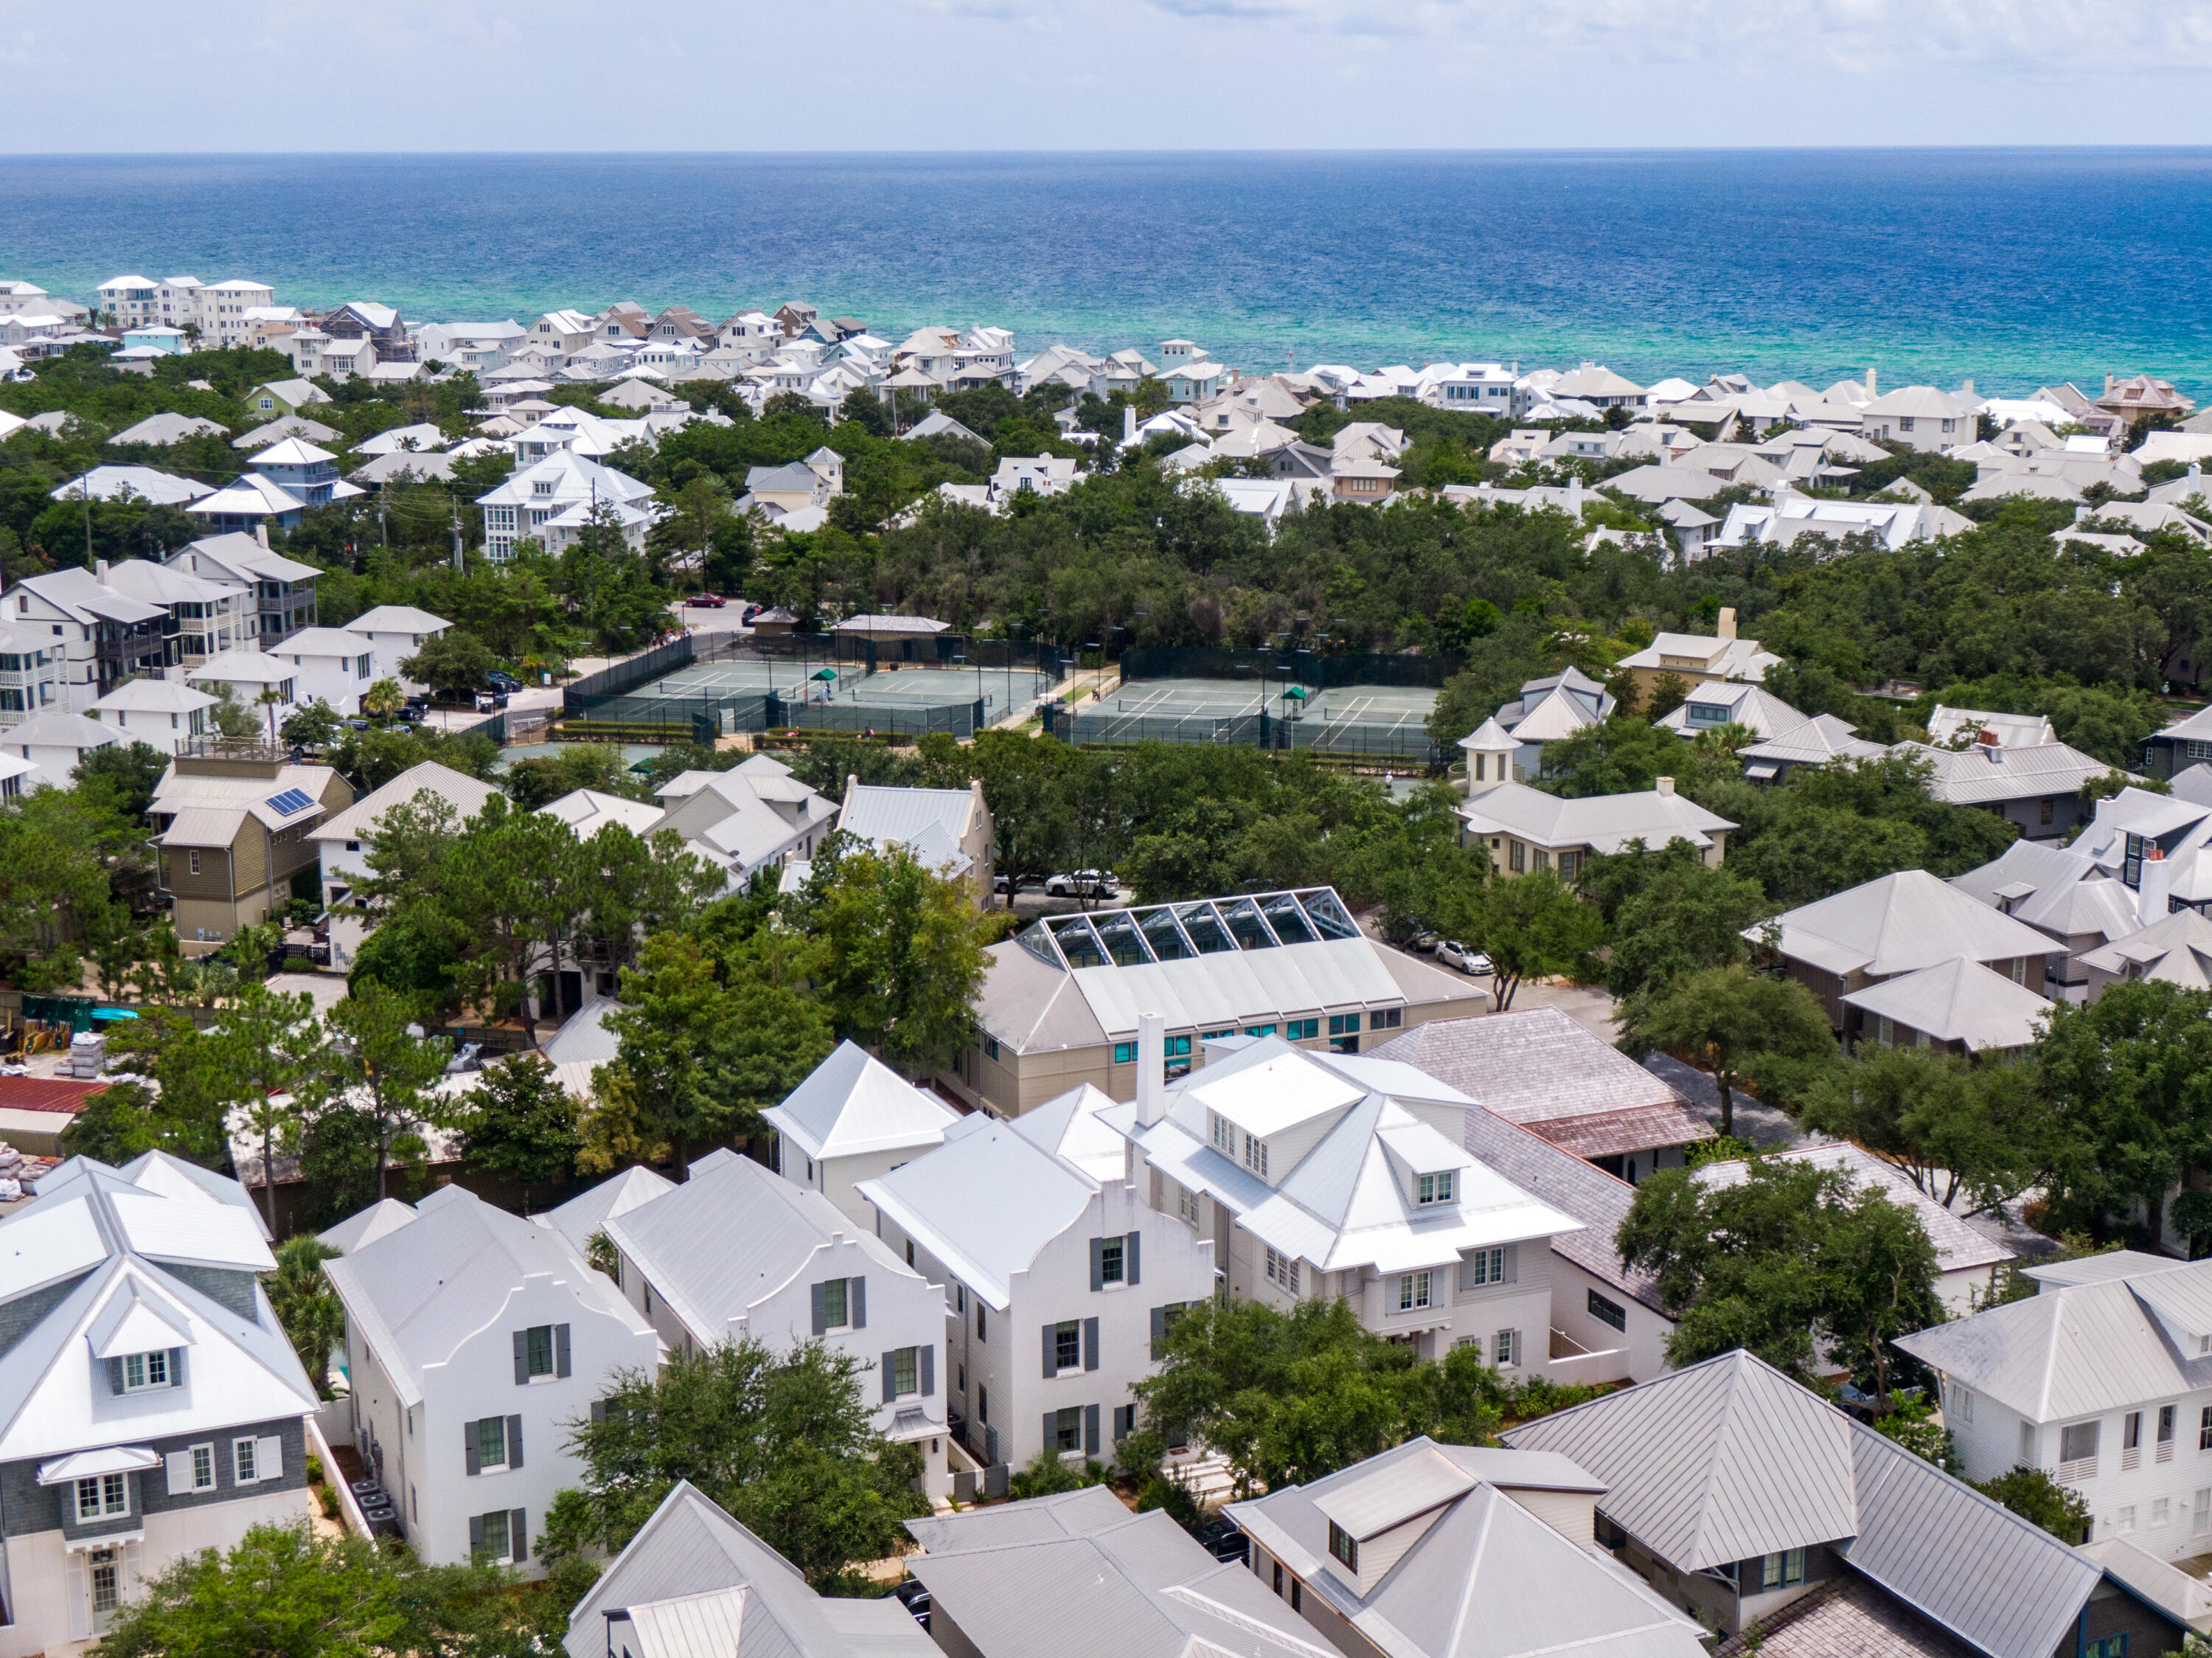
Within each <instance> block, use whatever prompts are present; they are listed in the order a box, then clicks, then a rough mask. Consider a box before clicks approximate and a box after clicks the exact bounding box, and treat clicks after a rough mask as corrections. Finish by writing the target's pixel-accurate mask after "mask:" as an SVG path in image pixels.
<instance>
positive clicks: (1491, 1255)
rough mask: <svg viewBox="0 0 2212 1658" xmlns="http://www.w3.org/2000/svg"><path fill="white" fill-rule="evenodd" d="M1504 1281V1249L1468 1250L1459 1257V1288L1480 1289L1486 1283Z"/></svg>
mask: <svg viewBox="0 0 2212 1658" xmlns="http://www.w3.org/2000/svg"><path fill="white" fill-rule="evenodd" d="M1504 1282H1505V1251H1504V1247H1502V1246H1501V1247H1498V1248H1496V1249H1476V1250H1470V1251H1469V1252H1468V1253H1467V1254H1466V1255H1464V1256H1462V1258H1461V1265H1460V1288H1462V1289H1481V1288H1482V1286H1483V1285H1485V1284H1486V1283H1504Z"/></svg>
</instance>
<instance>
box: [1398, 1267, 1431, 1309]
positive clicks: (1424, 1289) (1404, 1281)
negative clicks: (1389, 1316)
mask: <svg viewBox="0 0 2212 1658" xmlns="http://www.w3.org/2000/svg"><path fill="white" fill-rule="evenodd" d="M1428 1304H1429V1275H1428V1274H1427V1273H1425V1272H1401V1273H1400V1274H1399V1275H1398V1310H1399V1311H1400V1312H1401V1313H1410V1312H1413V1310H1414V1309H1416V1308H1423V1307H1426V1306H1427V1305H1428Z"/></svg>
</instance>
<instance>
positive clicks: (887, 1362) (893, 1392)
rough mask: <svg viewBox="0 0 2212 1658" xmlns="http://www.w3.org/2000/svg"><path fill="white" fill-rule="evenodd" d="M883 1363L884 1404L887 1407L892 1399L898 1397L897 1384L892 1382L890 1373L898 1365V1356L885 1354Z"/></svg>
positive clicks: (889, 1353)
mask: <svg viewBox="0 0 2212 1658" xmlns="http://www.w3.org/2000/svg"><path fill="white" fill-rule="evenodd" d="M897 1364H898V1355H897V1354H896V1353H892V1352H886V1353H885V1354H884V1404H886V1405H889V1404H890V1402H891V1401H892V1400H893V1399H896V1398H897V1397H898V1383H897V1382H896V1381H894V1380H893V1379H892V1375H891V1372H892V1370H893V1369H894V1368H896V1366H897Z"/></svg>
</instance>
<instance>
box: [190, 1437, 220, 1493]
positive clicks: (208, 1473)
mask: <svg viewBox="0 0 2212 1658" xmlns="http://www.w3.org/2000/svg"><path fill="white" fill-rule="evenodd" d="M191 1458H192V1489H193V1490H196V1491H211V1490H214V1489H215V1447H214V1446H212V1445H195V1446H193V1447H192V1449H191Z"/></svg>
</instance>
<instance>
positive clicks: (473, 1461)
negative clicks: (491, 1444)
mask: <svg viewBox="0 0 2212 1658" xmlns="http://www.w3.org/2000/svg"><path fill="white" fill-rule="evenodd" d="M461 1434H462V1436H463V1438H462V1445H463V1456H462V1461H463V1465H464V1466H465V1467H466V1468H467V1469H468V1471H469V1472H471V1473H472V1474H473V1473H481V1472H483V1466H482V1465H481V1464H480V1463H479V1462H478V1461H477V1425H476V1423H473V1422H465V1423H462V1424H461ZM482 1541H483V1539H481V1538H479V1539H477V1542H479V1543H481V1542H482Z"/></svg>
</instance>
